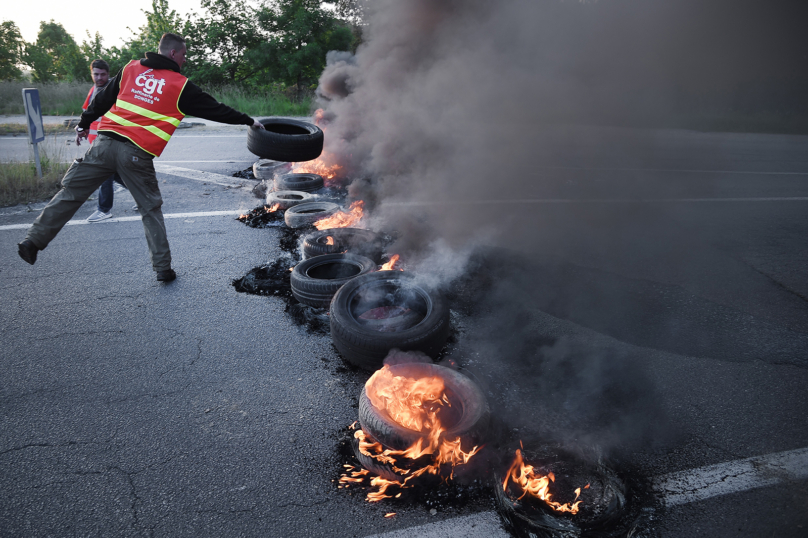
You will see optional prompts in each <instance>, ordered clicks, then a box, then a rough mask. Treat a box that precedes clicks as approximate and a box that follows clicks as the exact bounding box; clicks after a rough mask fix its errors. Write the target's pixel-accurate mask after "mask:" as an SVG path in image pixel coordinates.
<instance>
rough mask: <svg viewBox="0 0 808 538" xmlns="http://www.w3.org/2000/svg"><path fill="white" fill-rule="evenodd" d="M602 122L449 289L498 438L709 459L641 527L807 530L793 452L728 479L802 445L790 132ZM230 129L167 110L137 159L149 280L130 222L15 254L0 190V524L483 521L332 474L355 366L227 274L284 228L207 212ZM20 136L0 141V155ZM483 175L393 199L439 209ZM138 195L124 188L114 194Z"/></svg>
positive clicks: (222, 170)
mask: <svg viewBox="0 0 808 538" xmlns="http://www.w3.org/2000/svg"><path fill="white" fill-rule="evenodd" d="M582 132H583V134H587V133H595V134H598V130H583V131H582ZM579 134H581V133H579ZM600 134H602V132H601V133H600ZM598 138H599V139H601V140H602V139H603V137H598ZM607 138H608V140H609V141H610V146H609V147H606V148H604V147H603V145H602V144H588V143H587V140H589V138H587V136H578V137H576V138H575V142H574V143H571V147H574V148H575V152H574V154H571V155H561V156H557V157H555V158H553V159H547V160H545V161H544V162H543V163H541V164H542V167H541V168H537V169H536V170H537V171H536V174H537V177H538V176H539V175H540V176H541V178H542V179H543V180H542V181H536V182H535V183H534V186H533V187H532V188H531V189H532V190H529V191H528V192H522V193H519V195H518V196H517V197H508V196H503V197H502V198H501V199H500V200H494V203H493V207H502V208H503V210H502V211H501V212H499V213H498V215H499V218H502V219H505V221H506V223H509V226H508V228H509V229H510V230H511V232H512V233H510V234H508V235H507V236H505V237H498V238H496V239H495V240H493V239H492V241H491V243H492V244H495V245H494V246H496V247H497V248H498V249H500V250H499V251H496V252H500V253H501V256H500V257H499V258H498V261H497V262H496V263H501V264H502V265H503V266H502V267H500V268H499V269H498V272H496V273H495V274H494V278H491V279H490V281H485V282H480V283H478V284H480V285H481V287H482V288H483V290H482V291H479V290H478V291H479V292H480V293H481V294H482V295H480V297H479V299H480V300H479V302H478V303H475V301H474V300H470V299H468V298H463V297H461V298H459V299H458V304H457V305H456V306H455V307H453V308H454V310H455V314H454V317H453V320H454V324H455V329H456V331H457V340H458V342H457V351H456V354H455V358H456V359H457V360H458V362H459V363H460V364H461V366H463V367H465V368H466V370H467V371H469V372H470V373H471V374H472V375H474V376H475V377H476V378H477V380H478V381H479V382H480V383H481V385H482V386H483V387H484V389H485V390H486V392H487V394H488V395H489V397H490V399H491V400H490V403H491V405H492V408H493V409H494V410H495V411H496V413H497V414H498V416H499V418H500V419H501V422H502V425H503V427H507V429H508V433H507V435H508V436H514V435H516V436H521V435H522V434H524V435H547V436H548V438H550V437H552V438H553V439H560V440H565V441H568V442H569V441H570V440H571V439H575V440H577V441H580V442H582V443H592V442H596V443H597V444H599V445H601V446H603V447H604V448H605V449H606V450H607V451H608V452H609V454H610V455H611V456H613V457H614V460H615V461H619V462H620V465H621V468H623V469H630V470H631V472H632V473H634V474H635V475H636V478H637V479H638V480H639V479H648V480H650V481H651V482H654V481H657V482H659V480H660V477H665V476H670V474H671V473H677V472H688V471H689V470H693V471H692V475H693V476H695V477H696V478H698V479H699V480H703V483H700V484H701V485H700V486H690V489H688V488H684V493H682V492H681V491H680V492H679V493H682V494H683V495H684V497H682V498H684V499H685V500H684V501H681V502H677V503H674V502H670V499H671V498H672V497H671V496H670V495H669V493H667V494H666V493H665V492H664V491H663V492H660V493H659V494H658V499H660V500H661V501H660V503H657V504H655V505H654V507H653V509H652V508H651V507H650V505H649V512H648V513H649V514H651V515H650V516H649V517H650V521H649V522H647V524H646V528H645V529H644V531H643V532H644V533H645V534H646V535H649V536H654V535H656V536H661V537H679V536H709V537H730V536H785V537H788V536H793V537H803V536H805V535H806V534H808V480H806V478H805V477H806V475H808V463H806V462H808V459H806V458H805V457H804V456H802V455H799V454H798V455H797V456H795V457H794V458H792V459H791V460H790V461H792V464H791V467H788V468H785V467H783V468H780V467H778V468H777V469H780V472H779V474H778V473H777V472H774V475H773V476H774V477H773V478H772V476H770V475H771V473H769V474H766V472H765V471H766V469H767V468H768V467H767V464H765V463H761V462H762V461H764V460H760V461H756V462H754V463H753V467H755V468H756V469H758V470H760V472H761V473H763V474H762V475H761V476H764V477H766V478H765V479H761V481H760V485H761V486H763V485H764V484H765V487H755V486H757V485H758V484H756V483H755V482H754V481H751V483H750V482H749V481H746V482H741V481H738V480H735V478H737V476H740V475H741V474H742V473H741V471H740V469H742V468H743V464H742V463H740V462H741V461H742V460H745V459H747V458H752V457H765V458H770V457H771V455H773V454H779V453H782V452H787V451H795V450H799V449H804V448H806V447H808V391H806V387H807V386H808V241H806V240H805V238H806V237H808V138H806V137H797V136H775V135H737V134H710V135H704V134H698V133H690V132H684V131H628V130H620V131H614V132H611V133H610V136H609V137H607ZM244 140H245V135H244V130H243V129H240V128H221V129H212V128H208V127H205V128H201V129H188V130H184V131H179V132H178V133H177V134H176V135H175V137H174V138H173V139H172V141H171V142H170V144H169V146H168V148H167V150H166V152H165V153H164V155H163V157H161V158H160V160H159V161H158V162H159V163H161V164H162V165H163V166H172V167H175V168H174V169H173V172H172V173H171V174H169V173H165V172H160V173H159V174H158V178H159V180H160V185H161V190H162V192H163V198H164V200H165V204H164V206H163V210H164V213H165V214H167V215H181V216H178V217H176V218H168V219H167V221H166V224H167V228H168V234H169V239H170V241H171V246H172V252H173V256H174V260H175V268H176V270H177V273H178V275H179V277H178V279H177V281H175V282H173V283H171V284H169V285H164V284H159V283H157V282H156V281H155V280H154V275H153V273H152V270H151V267H150V265H149V262H148V256H147V249H146V245H145V241H144V238H143V229H142V226H141V224H140V223H139V222H137V221H136V220H123V221H116V222H113V221H106V222H102V223H98V224H93V225H81V224H79V225H73V226H67V227H65V229H64V230H63V231H62V232H61V233H60V234H59V236H58V237H57V238H56V240H54V242H53V243H51V245H50V246H49V247H48V248H47V250H45V251H43V252H41V253H40V256H39V261H38V262H37V264H36V265H35V266H33V267H31V266H28V265H27V264H25V263H24V262H22V261H21V260H20V259H19V258H18V257H17V255H16V243H17V242H18V241H20V240H21V239H22V237H23V236H24V230H23V229H20V228H19V227H20V226H23V225H25V224H30V223H31V222H32V221H33V219H34V218H35V217H36V214H37V209H38V207H39V206H33V207H32V208H26V207H15V208H5V209H2V210H0V248H2V250H3V251H4V252H5V253H6V255H5V256H3V257H2V259H1V260H0V273H2V275H3V277H4V284H3V285H2V286H1V287H0V289H2V304H3V305H4V307H3V308H2V310H0V318H1V319H2V326H3V336H2V350H3V353H2V359H0V360H1V361H2V372H3V379H2V381H0V402H1V403H0V409H2V415H0V431H2V436H0V466H1V468H2V473H0V529H2V531H0V535H2V536H64V535H93V536H95V535H104V536H106V535H119V536H225V535H226V536H301V537H302V536H306V537H308V536H360V537H361V536H368V535H373V534H384V533H390V532H393V531H397V530H398V531H402V533H401V534H395V536H426V535H434V536H438V535H447V536H448V535H454V536H460V535H467V536H491V535H497V534H502V533H504V531H502V529H501V527H500V526H499V523H498V521H497V520H496V517H494V516H492V515H491V511H492V510H493V509H494V505H493V502H492V501H491V499H490V497H485V496H483V497H481V498H475V499H473V500H471V501H469V502H468V503H447V504H445V505H444V504H442V505H439V510H437V512H436V513H435V514H432V513H431V512H430V506H427V505H426V504H424V503H419V502H398V503H395V502H382V503H379V504H368V503H367V502H365V501H364V500H363V495H362V494H361V493H359V492H351V491H350V490H348V491H346V490H341V489H337V487H336V485H335V483H334V482H333V481H334V480H335V479H336V478H337V476H338V474H339V472H340V469H341V465H342V464H343V463H344V459H343V457H342V456H341V455H340V454H339V451H338V439H339V438H340V435H342V433H343V432H344V430H345V427H346V426H347V425H348V424H350V423H351V422H353V421H354V420H355V419H356V417H357V408H356V404H357V397H358V395H359V392H360V390H361V386H362V383H363V382H364V380H365V379H366V376H365V375H364V374H362V373H357V372H353V371H351V370H350V369H347V368H345V365H344V364H343V362H342V359H341V358H340V357H339V355H338V354H337V352H336V351H335V349H334V348H333V347H332V345H331V342H330V338H329V337H328V336H326V335H320V334H311V333H307V332H306V331H305V330H304V329H302V328H300V327H298V326H296V325H295V324H294V323H293V322H292V320H291V319H290V318H289V317H288V316H287V314H285V313H284V304H283V302H282V301H280V300H279V299H274V298H267V297H258V296H253V295H247V294H240V293H236V292H235V291H234V289H233V287H232V286H231V284H230V283H231V280H232V279H234V278H237V277H240V276H242V275H244V274H245V273H246V272H247V271H248V270H249V269H250V268H252V267H254V266H256V265H259V264H261V263H263V262H266V261H269V260H273V259H275V258H277V257H278V256H279V255H281V251H280V249H279V244H278V239H279V235H280V231H279V230H278V229H275V228H270V229H263V230H257V229H251V228H248V227H246V226H244V225H243V224H241V223H239V222H237V221H236V220H234V218H233V216H232V215H216V216H206V215H205V214H206V213H212V212H220V211H234V212H236V211H239V210H244V209H249V208H251V207H253V206H255V205H257V202H258V201H257V200H256V199H255V198H254V197H253V196H252V194H251V192H250V190H251V188H252V186H253V184H254V183H253V182H250V181H246V180H235V179H233V180H232V183H230V180H226V178H221V177H218V176H210V175H208V176H202V175H200V174H198V173H196V172H194V171H197V172H209V173H213V174H222V175H225V176H229V175H230V174H232V173H233V172H235V171H238V170H241V169H244V168H246V167H247V166H249V165H250V164H251V163H252V162H254V160H255V158H254V157H253V156H252V155H251V154H250V153H249V152H248V151H247V150H246V147H245V143H244ZM54 143H55V144H56V145H59V144H64V141H62V142H60V141H59V140H58V139H57V140H56V141H55V142H54ZM64 148H65V149H66V150H70V151H73V150H72V149H71V148H70V147H69V146H67V144H64ZM624 149H625V151H623V150H624ZM26 151H27V147H26V146H25V145H24V144H19V143H18V142H16V141H14V140H9V139H2V140H0V155H2V157H0V158H4V159H5V158H6V157H5V156H6V155H19V154H20V153H21V152H26ZM70 155H72V154H70ZM636 155H643V158H642V160H641V161H638V160H637V159H636ZM68 156H69V155H68ZM629 156H631V157H629ZM177 169H184V171H182V170H180V171H178V170H177ZM164 170H165V168H164ZM178 174H179V175H178ZM194 177H196V179H194ZM217 177H218V179H219V180H220V181H219V183H223V184H217V183H214V182H213V181H212V180H211V178H213V180H216V179H217ZM239 185H243V186H239ZM480 198H482V197H475V196H474V195H473V194H471V195H468V196H467V197H466V199H463V200H458V199H447V200H443V201H440V200H437V201H436V200H430V201H424V202H417V204H416V205H415V206H414V207H418V208H419V210H424V211H429V210H430V208H434V209H437V210H438V211H439V212H441V213H442V214H443V215H449V216H451V215H452V213H453V212H457V213H458V219H460V215H461V213H462V214H466V213H467V212H468V211H469V208H470V207H471V208H474V207H476V206H475V204H478V203H479V202H480V201H481V199H480ZM514 198H516V199H514ZM484 201H485V202H486V203H487V204H489V206H490V205H491V202H492V201H491V196H487V197H485V200H484ZM131 206H132V200H131V196H129V195H128V194H122V195H118V196H117V197H116V202H115V206H114V207H113V214H114V215H115V216H116V217H132V216H135V215H136V213H135V212H133V211H132V210H131ZM93 210H94V202H92V201H91V202H88V203H87V204H85V205H84V206H83V207H82V209H81V210H80V212H79V213H78V214H77V215H76V217H75V218H76V219H77V220H78V219H82V218H86V217H87V216H88V215H89V214H90V213H91V212H92V211H93ZM526 223H527V224H526ZM559 229H563V230H564V234H557V233H552V232H551V231H552V230H559ZM452 232H453V230H451V228H450V229H447V230H446V233H448V234H451V233H452ZM512 261H513V263H511V262H512ZM488 276H489V277H490V276H491V275H490V273H489V274H488ZM472 287H473V286H472ZM478 287H480V286H478ZM464 301H465V302H464ZM466 302H468V303H474V304H472V306H476V307H480V306H481V305H482V306H483V307H481V308H471V309H470V310H467V309H465V306H463V305H466ZM466 306H467V305H466ZM470 312H471V314H470ZM503 335H504V336H506V337H503ZM554 361H555V362H554ZM570 365H571V366H574V367H577V369H574V370H569V369H568V367H569V366H570ZM601 411H605V412H601ZM514 428H516V430H517V433H516V434H515V433H514V432H513V429H514ZM565 435H566V439H564V437H565ZM800 454H802V453H800ZM765 461H771V460H765ZM725 463H726V464H728V465H729V466H728V467H726V469H728V470H726V469H725V470H723V471H721V473H723V474H721V473H719V474H720V476H719V477H718V478H712V479H711V478H709V473H708V472H707V471H706V468H707V467H708V466H710V465H715V464H725ZM722 469H724V468H722ZM734 469H737V470H738V471H737V472H736V471H735V470H734ZM775 471H776V470H775ZM755 476H757V475H755ZM795 477H796V479H795ZM800 477H802V478H800ZM710 480H712V482H710ZM715 483H724V484H727V485H728V488H727V489H725V490H720V491H719V490H718V489H715ZM699 488H700V489H701V490H703V491H707V490H709V491H719V493H715V494H710V495H706V494H705V495H702V496H701V497H698V495H695V494H693V493H694V491H696V490H697V489H699ZM710 488H713V489H710ZM691 494H693V495H691ZM666 495H668V496H667V497H666ZM688 495H691V496H690V497H688ZM665 499H668V501H669V502H668V506H667V507H665V506H664V504H665ZM388 512H396V515H395V517H392V518H384V515H385V514H386V513H388ZM407 529H410V530H407ZM390 536H393V535H392V534H391V535H390Z"/></svg>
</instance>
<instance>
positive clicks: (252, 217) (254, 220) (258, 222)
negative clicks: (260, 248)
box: [236, 204, 284, 228]
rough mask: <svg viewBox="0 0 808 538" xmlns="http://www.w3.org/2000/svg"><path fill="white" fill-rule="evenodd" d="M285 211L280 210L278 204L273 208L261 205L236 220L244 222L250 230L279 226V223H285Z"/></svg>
mask: <svg viewBox="0 0 808 538" xmlns="http://www.w3.org/2000/svg"><path fill="white" fill-rule="evenodd" d="M283 216H284V211H283V210H282V209H280V206H279V205H278V204H274V205H272V206H268V205H260V206H258V207H256V208H254V209H252V210H250V212H249V213H244V214H242V215H239V216H238V217H237V219H236V220H238V221H240V222H243V223H244V224H246V225H247V226H249V227H250V228H267V227H269V226H277V225H278V223H280V222H283Z"/></svg>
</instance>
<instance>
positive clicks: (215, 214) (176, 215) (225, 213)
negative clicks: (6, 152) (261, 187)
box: [0, 210, 243, 231]
mask: <svg viewBox="0 0 808 538" xmlns="http://www.w3.org/2000/svg"><path fill="white" fill-rule="evenodd" d="M241 213H243V211H235V210H231V211H199V212H196V213H164V214H163V218H165V219H188V218H193V217H221V216H229V215H240V214H241ZM136 220H141V219H140V215H137V216H133V217H117V218H115V217H114V218H111V219H107V220H102V221H100V222H87V219H81V220H78V219H77V220H71V221H68V222H67V224H65V226H77V225H79V224H112V223H113V222H134V221H136ZM31 226H32V225H31V224H8V225H6V226H0V231H2V230H27V229H28V228H30V227H31Z"/></svg>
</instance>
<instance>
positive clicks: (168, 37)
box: [157, 33, 185, 55]
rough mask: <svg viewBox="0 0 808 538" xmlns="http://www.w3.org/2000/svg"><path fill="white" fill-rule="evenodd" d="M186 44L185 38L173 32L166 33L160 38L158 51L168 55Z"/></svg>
mask: <svg viewBox="0 0 808 538" xmlns="http://www.w3.org/2000/svg"><path fill="white" fill-rule="evenodd" d="M184 46H185V38H184V37H182V36H180V35H177V34H172V33H165V34H163V37H161V38H160V44H159V45H158V46H157V52H159V53H160V54H163V55H167V54H168V53H169V52H171V51H172V50H179V49H181V48H182V47H184Z"/></svg>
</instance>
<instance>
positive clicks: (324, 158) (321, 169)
mask: <svg viewBox="0 0 808 538" xmlns="http://www.w3.org/2000/svg"><path fill="white" fill-rule="evenodd" d="M332 160H334V156H333V154H332V153H330V152H327V151H324V152H323V153H322V154H321V155H320V156H319V157H317V158H316V159H314V160H313V161H306V162H301V163H292V173H294V174H317V175H320V176H323V183H325V186H326V187H331V186H332V185H333V184H334V183H335V181H334V179H335V178H336V177H337V175H338V174H339V172H340V170H342V166H340V165H339V164H329V162H330V161H332Z"/></svg>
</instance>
